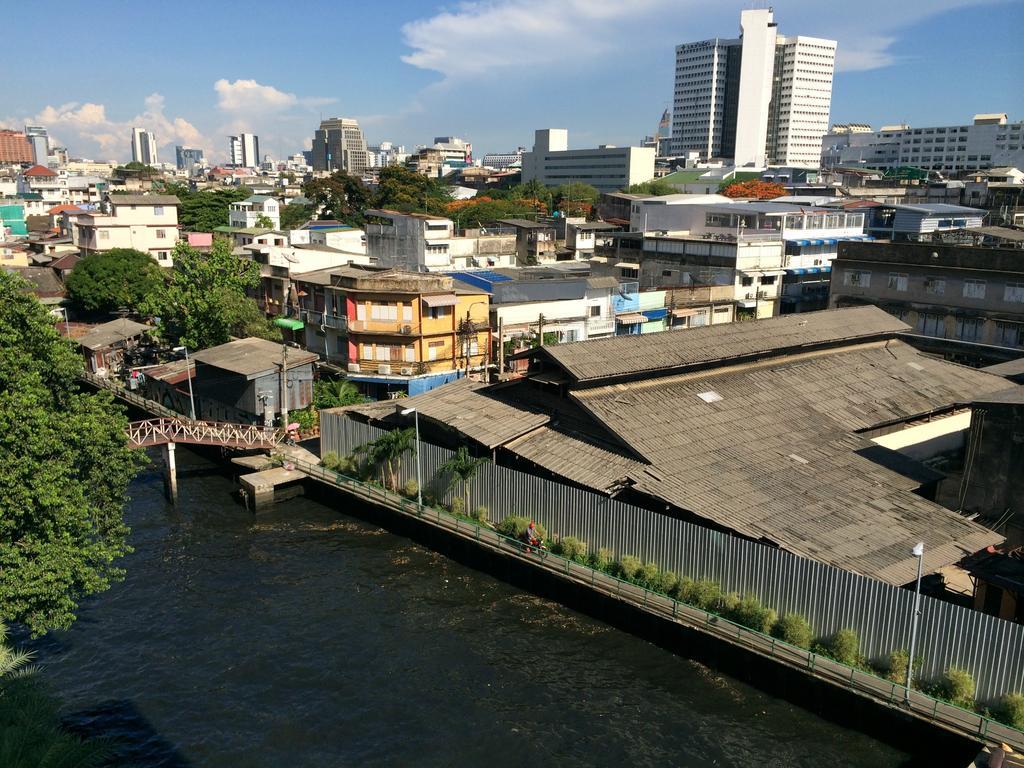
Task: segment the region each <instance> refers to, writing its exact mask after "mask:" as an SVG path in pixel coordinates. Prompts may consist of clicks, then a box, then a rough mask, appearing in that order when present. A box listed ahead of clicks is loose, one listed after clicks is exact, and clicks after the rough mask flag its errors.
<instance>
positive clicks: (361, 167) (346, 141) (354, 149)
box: [312, 117, 370, 176]
mask: <svg viewBox="0 0 1024 768" xmlns="http://www.w3.org/2000/svg"><path fill="white" fill-rule="evenodd" d="M312 152H313V154H312V165H313V170H315V171H346V172H348V173H352V174H355V175H357V176H358V175H362V174H363V173H365V171H366V169H367V168H368V167H370V157H369V152H368V151H367V149H366V139H365V138H363V131H362V129H360V127H359V121H357V120H352V119H350V118H346V117H331V118H328V119H327V120H321V121H320V127H319V128H318V129H317V130H316V132H315V133H314V134H313V150H312Z"/></svg>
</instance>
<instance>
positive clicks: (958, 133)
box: [821, 113, 1024, 176]
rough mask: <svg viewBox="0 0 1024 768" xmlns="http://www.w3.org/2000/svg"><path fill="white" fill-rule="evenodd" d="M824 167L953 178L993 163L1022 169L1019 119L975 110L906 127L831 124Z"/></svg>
mask: <svg viewBox="0 0 1024 768" xmlns="http://www.w3.org/2000/svg"><path fill="white" fill-rule="evenodd" d="M821 165H822V167H823V168H836V167H866V168H877V169H881V170H886V169H890V168H899V167H902V166H914V167H916V168H925V169H928V170H932V171H939V172H941V173H943V174H946V175H949V176H956V175H960V174H962V173H964V172H965V171H979V170H986V169H989V168H995V167H997V166H1015V167H1017V168H1024V121H1020V120H1018V121H1017V122H1015V123H1011V122H1009V120H1008V118H1007V115H1006V113H993V114H979V115H975V116H974V120H973V121H972V122H971V123H970V124H969V125H942V126H933V127H930V128H911V127H910V126H909V125H905V124H900V125H888V126H883V127H882V128H880V129H879V130H877V131H870V130H869V131H865V130H863V129H862V128H861V127H860V126H857V127H856V129H851V128H850V126H847V125H836V126H832V130H831V131H830V132H829V133H827V134H826V135H825V136H824V137H823V138H822V140H821Z"/></svg>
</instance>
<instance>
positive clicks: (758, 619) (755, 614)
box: [725, 595, 778, 632]
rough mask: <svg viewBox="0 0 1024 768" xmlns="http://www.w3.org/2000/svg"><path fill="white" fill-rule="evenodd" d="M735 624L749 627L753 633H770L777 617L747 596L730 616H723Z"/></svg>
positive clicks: (769, 609)
mask: <svg viewBox="0 0 1024 768" xmlns="http://www.w3.org/2000/svg"><path fill="white" fill-rule="evenodd" d="M725 615H726V616H728V617H729V618H730V619H732V620H733V621H735V622H736V623H737V624H742V625H743V626H744V627H749V628H750V629H752V630H754V631H755V632H771V629H772V626H774V624H775V622H776V620H777V618H778V617H777V616H776V614H775V611H773V610H772V609H771V608H766V607H765V606H763V605H761V601H760V600H758V599H757V598H756V597H753V596H751V595H747V596H746V597H744V598H743V599H742V600H740V601H739V603H738V604H737V605H736V606H735V608H733V610H732V614H731V615H729V614H725Z"/></svg>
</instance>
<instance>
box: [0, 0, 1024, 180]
mask: <svg viewBox="0 0 1024 768" xmlns="http://www.w3.org/2000/svg"><path fill="white" fill-rule="evenodd" d="M765 5H767V4H766V3H755V2H751V1H750V0H746V2H733V1H732V0H701V1H698V0H630V1H629V2H623V0H481V1H475V2H461V3H459V2H456V3H449V4H443V5H439V4H434V3H431V2H425V1H424V0H419V1H415V0H387V2H375V3H367V2H358V1H349V0H333V1H332V0H290V1H289V2H282V1H281V0H247V2H245V3H244V4H238V3H228V2H224V1H223V0H205V1H204V0H179V2H177V3H152V4H151V3H139V2H126V1H124V2H123V1H122V0H95V1H94V2H93V3H90V4H89V6H88V11H86V12H83V11H82V6H81V3H74V4H73V3H71V2H69V0H51V1H50V2H47V3H38V2H30V3H29V2H20V3H10V4H9V6H8V7H7V8H5V14H4V27H5V29H6V30H8V31H9V32H11V31H16V30H22V31H23V32H24V34H9V35H8V36H7V37H6V39H5V43H6V45H7V48H8V53H7V60H8V61H9V62H19V64H18V65H17V66H16V67H14V68H13V69H10V68H9V69H8V76H7V77H4V78H0V124H2V125H4V126H7V127H13V128H19V129H20V128H21V127H23V126H24V125H25V124H26V123H30V124H41V125H44V126H46V127H47V128H48V130H49V132H50V135H51V137H53V138H52V139H51V144H54V143H56V144H60V145H64V146H67V147H68V149H69V151H70V153H71V155H72V156H73V157H86V158H90V159H94V160H117V161H124V160H128V159H130V154H131V149H130V133H131V127H132V126H140V127H145V128H149V129H151V130H153V131H154V132H155V133H156V136H157V141H158V146H159V154H160V159H161V160H164V161H170V162H173V160H174V146H175V145H176V144H185V145H189V146H194V147H201V148H203V149H204V150H205V151H206V155H207V159H208V160H209V161H212V162H219V161H224V160H225V159H226V154H227V139H226V137H227V136H228V135H231V134H233V133H237V132H239V131H243V130H244V131H249V132H252V133H255V134H257V135H258V136H259V137H260V150H261V152H262V153H264V154H270V155H272V156H273V157H274V158H278V159H280V158H283V157H285V156H286V155H288V154H292V153H294V152H297V151H300V150H302V149H306V148H308V147H309V145H310V139H311V137H312V135H313V131H314V130H315V129H316V127H317V125H318V124H319V120H320V118H321V117H333V116H338V117H354V118H356V119H358V120H359V122H360V124H361V125H362V127H363V130H364V133H365V135H366V138H367V141H368V142H369V143H371V144H376V143H379V142H380V141H392V142H395V143H396V144H404V145H405V146H406V147H407V149H409V150H411V149H413V147H415V146H416V145H418V144H431V143H433V139H434V137H436V136H449V135H451V136H460V137H463V138H465V139H467V140H469V141H471V142H472V143H473V146H474V155H475V156H476V157H482V156H483V154H484V153H485V152H490V151H494V152H501V151H510V150H514V149H515V147H517V146H525V147H527V148H528V149H529V148H530V146H531V145H532V142H533V131H534V130H535V129H537V128H547V127H558V128H568V129H569V145H570V147H581V148H582V147H592V146H596V145H597V144H618V145H626V144H636V143H638V142H639V141H640V140H641V139H642V138H643V136H644V135H649V134H652V133H654V131H655V130H656V128H657V124H658V120H659V118H660V116H661V113H662V111H663V110H664V109H665V108H667V107H668V106H669V105H670V102H671V98H672V92H671V91H672V80H673V75H674V46H676V45H678V44H680V43H684V42H691V41H696V40H703V39H707V38H710V37H716V36H718V37H736V36H738V27H739V13H740V11H741V10H742V9H744V8H752V7H765ZM772 5H773V7H774V10H775V20H776V22H777V23H778V25H779V31H780V33H781V34H784V35H798V34H799V35H809V36H813V37H824V38H830V39H835V40H837V41H838V42H839V47H838V58H837V71H836V75H835V81H834V86H833V97H832V120H833V121H834V122H862V123H869V124H871V125H873V126H875V127H876V128H877V127H879V126H881V125H883V124H891V123H900V122H906V123H910V124H911V125H915V126H926V125H952V124H965V123H969V122H970V120H971V118H972V117H973V115H974V114H976V113H979V112H1007V113H1008V114H1009V116H1010V119H1011V120H1021V119H1024V88H1022V87H1021V85H1020V83H1021V76H1022V75H1024V52H1022V51H1021V48H1020V45H1019V34H1020V30H1021V29H1024V0H857V1H856V2H850V1H849V0H813V1H812V0H774V2H773V3H772Z"/></svg>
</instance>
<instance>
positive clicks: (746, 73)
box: [735, 8, 776, 168]
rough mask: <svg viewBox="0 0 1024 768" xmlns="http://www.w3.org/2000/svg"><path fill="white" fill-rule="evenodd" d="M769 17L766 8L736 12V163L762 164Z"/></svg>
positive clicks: (770, 64)
mask: <svg viewBox="0 0 1024 768" xmlns="http://www.w3.org/2000/svg"><path fill="white" fill-rule="evenodd" d="M772 20H773V15H772V11H771V10H770V9H763V8H762V9H758V10H747V11H743V12H742V13H741V14H740V29H741V30H742V38H743V57H742V59H741V63H740V91H739V106H738V108H737V118H736V155H735V163H736V166H737V167H740V166H744V165H753V166H754V167H757V168H763V167H764V166H765V165H766V155H765V142H766V140H767V136H768V108H769V104H770V103H771V97H772V73H773V72H774V68H775V38H776V28H775V27H774V26H769V24H771V23H772Z"/></svg>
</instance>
